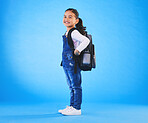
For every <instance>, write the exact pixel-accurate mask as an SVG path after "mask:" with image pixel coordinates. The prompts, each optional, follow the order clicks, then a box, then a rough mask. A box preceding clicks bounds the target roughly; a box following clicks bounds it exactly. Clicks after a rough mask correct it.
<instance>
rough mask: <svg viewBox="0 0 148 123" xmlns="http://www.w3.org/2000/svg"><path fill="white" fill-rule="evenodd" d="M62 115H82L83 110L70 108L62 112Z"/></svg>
mask: <svg viewBox="0 0 148 123" xmlns="http://www.w3.org/2000/svg"><path fill="white" fill-rule="evenodd" d="M62 114H63V115H81V109H80V110H77V109H75V108H73V107H70V108H69V109H67V110H64V111H62Z"/></svg>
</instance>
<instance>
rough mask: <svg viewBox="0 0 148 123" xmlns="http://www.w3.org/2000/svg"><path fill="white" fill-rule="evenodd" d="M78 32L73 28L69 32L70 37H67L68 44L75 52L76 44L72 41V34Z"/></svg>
mask: <svg viewBox="0 0 148 123" xmlns="http://www.w3.org/2000/svg"><path fill="white" fill-rule="evenodd" d="M74 30H76V28H72V29H70V30H69V32H68V35H67V38H68V44H69V46H70V48H71V49H72V50H73V51H74V44H73V41H72V37H71V33H72V31H74Z"/></svg>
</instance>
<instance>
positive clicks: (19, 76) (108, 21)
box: [0, 0, 148, 104]
mask: <svg viewBox="0 0 148 123" xmlns="http://www.w3.org/2000/svg"><path fill="white" fill-rule="evenodd" d="M69 7H72V8H76V9H77V10H78V11H79V14H80V17H81V18H82V19H83V22H84V26H86V27H87V31H88V33H91V34H92V36H93V42H94V44H95V48H96V58H97V59H96V62H97V68H96V69H94V70H92V71H91V72H82V76H83V77H82V80H83V82H82V87H83V102H97V103H99V102H109V103H129V104H130V103H132V104H148V98H147V97H148V90H147V88H148V64H147V62H148V54H147V53H148V49H147V48H148V43H147V40H148V35H147V33H148V13H147V11H148V9H147V8H148V2H147V0H85V1H83V0H74V1H72V0H62V1H59V0H44V1H41V0H31V1H30V0H0V102H10V103H11V102H40V101H49V102H55V101H58V102H64V101H68V100H69V89H68V86H67V83H66V78H65V75H64V72H63V69H62V67H60V62H61V54H62V35H63V34H64V33H65V31H66V27H65V26H64V25H63V23H62V19H63V15H64V11H65V10H66V9H67V8H69Z"/></svg>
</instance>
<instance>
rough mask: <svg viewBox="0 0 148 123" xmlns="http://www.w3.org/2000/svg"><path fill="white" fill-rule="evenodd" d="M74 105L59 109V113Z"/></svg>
mask: <svg viewBox="0 0 148 123" xmlns="http://www.w3.org/2000/svg"><path fill="white" fill-rule="evenodd" d="M71 107H72V106H67V107H66V108H65V109H60V110H58V112H59V113H62V112H63V111H66V110H68V109H69V108H71Z"/></svg>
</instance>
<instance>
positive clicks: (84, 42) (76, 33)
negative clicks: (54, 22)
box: [71, 30, 90, 52]
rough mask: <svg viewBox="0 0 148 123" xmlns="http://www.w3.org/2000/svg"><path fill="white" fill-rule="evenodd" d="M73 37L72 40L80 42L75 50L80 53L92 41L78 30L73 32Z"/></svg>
mask: <svg viewBox="0 0 148 123" xmlns="http://www.w3.org/2000/svg"><path fill="white" fill-rule="evenodd" d="M71 37H72V40H75V41H76V42H79V45H78V46H77V47H76V48H75V49H77V50H78V51H79V52H81V51H83V50H84V49H85V48H86V47H87V46H88V44H89V43H90V40H89V39H88V38H87V37H86V36H84V35H82V34H81V33H80V32H79V31H78V30H74V31H72V33H71Z"/></svg>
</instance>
